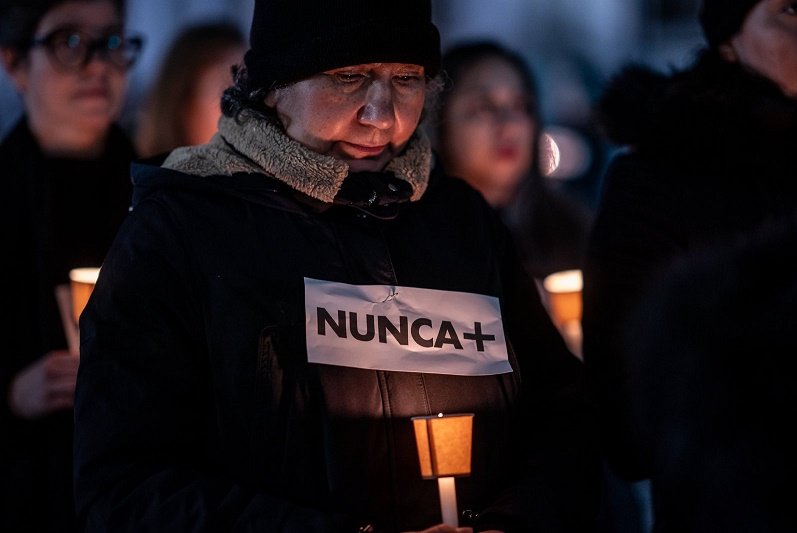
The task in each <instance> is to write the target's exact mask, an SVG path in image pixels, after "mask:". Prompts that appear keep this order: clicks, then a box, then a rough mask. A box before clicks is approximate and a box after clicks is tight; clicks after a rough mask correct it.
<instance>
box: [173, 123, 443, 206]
mask: <svg viewBox="0 0 797 533" xmlns="http://www.w3.org/2000/svg"><path fill="white" fill-rule="evenodd" d="M163 167H165V168H169V169H172V170H178V171H180V172H184V173H186V174H192V175H197V176H211V175H222V176H232V175H233V174H235V173H238V172H245V173H265V174H267V175H269V176H273V177H274V178H276V179H278V180H279V181H281V182H283V183H285V184H286V185H288V186H289V187H291V188H293V189H294V190H297V191H299V192H301V193H303V194H306V195H307V196H310V197H311V198H315V199H316V200H320V201H322V202H325V203H332V201H333V200H334V198H335V195H337V193H338V192H339V191H340V188H341V186H342V185H343V181H344V180H345V179H346V177H347V176H348V174H349V167H348V165H347V164H346V163H344V162H342V161H340V160H338V159H335V158H334V157H331V156H327V155H322V154H318V153H316V152H313V151H312V150H309V149H308V148H306V147H305V146H303V145H302V144H300V143H299V142H297V141H295V140H293V139H291V138H290V137H288V136H287V135H286V134H285V132H284V130H283V129H282V127H281V126H280V125H279V124H278V123H277V122H276V121H275V120H273V119H270V118H268V117H266V116H264V115H262V114H260V113H257V112H255V111H251V110H247V111H244V112H243V113H241V114H240V116H239V117H238V119H237V120H236V119H235V118H230V117H226V116H222V117H221V119H220V120H219V131H218V132H217V133H216V135H214V136H213V138H212V139H211V140H210V142H209V143H208V144H205V145H201V146H187V147H182V148H177V149H176V150H174V151H173V152H172V153H171V154H169V156H168V157H167V159H166V160H165V161H164V163H163ZM431 168H432V150H431V144H430V142H429V139H428V138H427V137H426V135H425V134H424V133H423V131H422V129H421V128H418V129H417V130H416V131H415V133H414V134H413V136H412V138H411V139H410V141H409V143H408V144H407V147H406V148H405V149H404V152H402V153H401V154H400V155H398V156H396V157H394V158H393V160H392V161H390V163H389V164H388V166H387V168H386V169H385V170H386V171H387V172H391V173H393V174H394V175H395V176H396V177H397V178H399V179H401V180H403V181H405V182H407V183H408V184H409V185H410V187H411V188H412V196H411V197H410V200H412V201H415V200H418V199H420V198H421V196H422V195H423V193H424V191H425V190H426V186H427V185H428V183H429V174H430V172H431Z"/></svg>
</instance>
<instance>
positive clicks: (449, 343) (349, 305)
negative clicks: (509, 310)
mask: <svg viewBox="0 0 797 533" xmlns="http://www.w3.org/2000/svg"><path fill="white" fill-rule="evenodd" d="M304 301H305V329H306V335H307V359H308V361H309V362H311V363H322V364H327V365H338V366H348V367H354V368H366V369H371V370H393V371H399V372H427V373H432V374H453V375H460V376H485V375H492V374H504V373H507V372H512V367H511V366H510V364H509V358H508V356H507V351H506V340H505V339H504V328H503V323H502V321H501V309H500V306H499V302H498V299H497V298H495V297H492V296H485V295H481V294H471V293H466V292H454V291H440V290H434V289H419V288H414V287H400V286H392V285H349V284H346V283H336V282H331V281H323V280H317V279H311V278H304Z"/></svg>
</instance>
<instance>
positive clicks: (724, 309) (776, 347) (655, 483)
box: [624, 217, 797, 533]
mask: <svg viewBox="0 0 797 533" xmlns="http://www.w3.org/2000/svg"><path fill="white" fill-rule="evenodd" d="M645 290H646V293H647V296H646V298H644V299H642V300H640V302H639V305H638V306H636V308H634V309H633V310H632V311H631V312H630V314H629V316H630V318H629V323H630V324H631V327H629V328H628V329H627V330H626V332H625V333H626V338H625V343H624V345H625V347H626V350H627V352H626V353H627V354H628V355H629V361H628V368H629V374H628V375H629V391H630V394H631V395H632V398H633V405H632V416H633V417H634V418H633V420H634V425H635V427H637V428H639V434H640V435H641V437H642V438H641V443H642V446H641V450H642V452H643V453H644V454H645V455H646V456H647V459H648V461H649V464H650V470H649V475H650V480H651V486H652V487H653V494H654V500H653V502H654V505H655V516H656V527H655V530H656V532H657V533H704V532H710V531H722V532H729V533H734V532H753V531H755V532H757V531H762V532H763V531H766V532H767V533H788V532H793V531H797V513H795V512H794V498H793V497H792V494H793V486H794V479H795V474H797V461H795V459H794V450H795V447H796V445H797V439H795V437H794V431H793V428H791V424H790V423H789V422H788V421H790V420H794V416H795V414H796V413H797V388H795V386H794V375H795V371H796V370H797V359H795V357H794V355H795V353H797V334H795V332H797V306H795V302H797V218H792V217H786V218H784V219H778V220H772V221H767V222H764V223H762V224H761V225H756V226H754V227H752V228H751V229H750V230H748V231H744V232H741V233H740V234H739V235H734V236H732V237H729V238H727V239H718V240H717V242H715V243H711V244H709V245H707V246H705V247H701V248H697V249H694V250H692V251H691V252H690V253H687V254H684V255H682V256H679V257H678V258H677V259H675V260H673V262H672V263H671V264H668V265H667V267H666V268H663V269H662V271H661V272H660V273H657V274H656V275H654V276H652V277H651V278H650V280H649V283H648V284H647V286H646V289H645ZM648 291H649V292H648Z"/></svg>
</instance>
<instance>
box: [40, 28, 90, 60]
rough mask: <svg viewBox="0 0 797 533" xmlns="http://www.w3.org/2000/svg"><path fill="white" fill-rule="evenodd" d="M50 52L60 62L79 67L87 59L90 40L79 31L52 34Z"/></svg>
mask: <svg viewBox="0 0 797 533" xmlns="http://www.w3.org/2000/svg"><path fill="white" fill-rule="evenodd" d="M49 45H50V46H49V49H50V52H51V53H52V54H53V55H54V56H55V58H56V60H58V62H59V63H61V64H62V65H64V66H66V67H78V66H80V65H82V64H83V62H84V61H85V60H86V54H87V52H88V49H89V43H88V41H87V40H86V39H85V38H84V37H82V36H81V35H80V34H79V33H74V32H63V33H57V34H54V35H53V36H52V38H51V39H50V41H49Z"/></svg>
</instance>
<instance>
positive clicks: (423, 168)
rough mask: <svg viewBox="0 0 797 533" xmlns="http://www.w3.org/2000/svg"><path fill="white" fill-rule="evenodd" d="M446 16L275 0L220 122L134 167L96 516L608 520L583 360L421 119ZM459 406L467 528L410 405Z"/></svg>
mask: <svg viewBox="0 0 797 533" xmlns="http://www.w3.org/2000/svg"><path fill="white" fill-rule="evenodd" d="M431 14H432V13H431V2H430V0H414V1H413V2H394V1H392V0H345V1H340V0H338V1H330V0H315V1H302V2H297V1H295V0H257V1H256V2H255V8H254V16H253V19H252V20H253V22H252V30H251V32H250V46H251V48H250V49H249V50H248V51H247V53H246V54H245V60H244V66H242V67H241V69H240V70H238V72H237V74H236V83H235V85H234V86H233V87H231V88H230V89H228V90H227V91H225V94H224V97H223V102H222V110H223V113H224V115H223V117H222V118H221V120H220V121H219V131H218V134H217V135H214V136H213V138H212V139H211V141H210V142H209V143H207V144H203V145H198V146H190V147H182V148H178V149H175V150H173V151H172V152H171V153H170V155H169V156H168V157H167V158H166V159H165V161H163V162H162V163H161V162H156V161H152V160H150V161H146V162H141V163H140V164H139V163H136V164H134V166H133V179H134V183H135V191H134V205H133V209H132V212H131V213H130V215H129V217H128V218H127V219H126V221H125V223H124V224H123V226H122V229H121V230H120V232H119V233H118V234H117V238H116V240H115V242H114V244H113V246H112V249H111V251H110V252H109V254H108V257H107V258H106V261H105V263H104V264H103V268H102V271H101V272H100V277H99V280H98V283H97V286H96V289H95V290H94V292H93V294H92V298H91V300H90V301H89V304H88V306H87V307H86V311H85V312H84V314H83V318H82V321H81V335H82V340H83V343H82V345H81V358H82V360H81V365H80V372H79V376H78V386H77V390H76V401H75V422H76V439H75V461H76V467H75V490H76V501H77V506H78V515H79V520H80V522H81V523H82V524H84V525H85V527H86V530H87V531H115V532H119V531H135V532H137V533H140V532H143V531H189V530H190V531H207V530H214V531H230V532H231V531H269V532H277V531H285V532H288V531H296V532H298V531H302V532H319V533H321V532H326V533H338V532H340V533H351V532H356V531H358V530H359V531H361V532H373V531H378V532H384V533H391V532H399V531H418V530H428V531H429V532H430V533H431V532H440V533H442V532H451V531H455V530H457V529H456V528H455V526H454V524H453V523H452V522H454V521H457V522H459V523H460V524H461V525H462V526H463V527H462V528H461V529H459V531H461V532H462V533H466V532H471V531H473V530H474V529H478V530H479V531H507V532H510V531H535V530H537V531H547V532H560V531H561V532H565V531H566V532H574V533H575V532H578V533H582V532H584V531H585V530H588V528H589V526H590V524H591V521H592V519H593V516H594V503H595V499H596V498H595V496H596V489H597V475H596V473H597V468H596V467H597V456H596V455H595V453H594V451H595V450H594V444H593V439H592V438H591V435H590V433H589V420H588V418H589V414H588V413H587V411H586V409H585V405H584V397H583V389H582V388H581V384H580V374H581V363H580V362H579V361H578V359H576V358H575V357H574V356H573V355H572V354H570V353H569V352H568V351H567V349H566V347H565V345H564V343H563V342H562V339H561V338H560V337H559V336H558V335H557V332H556V329H555V328H554V326H553V324H552V323H551V321H550V319H549V317H548V316H547V315H546V313H545V310H544V308H543V307H542V305H541V303H540V301H539V297H538V295H537V293H536V289H535V287H534V284H533V281H532V280H531V279H530V277H529V276H527V275H526V273H525V272H524V270H523V268H522V266H521V265H520V263H519V261H518V260H517V256H516V254H515V253H514V249H513V246H512V242H511V240H510V239H509V238H508V235H507V231H506V228H505V227H504V226H503V225H502V224H501V222H500V220H499V219H498V217H497V215H496V213H495V211H494V210H493V209H492V208H491V207H490V206H489V205H488V204H487V203H486V202H485V201H484V198H483V197H482V196H481V195H480V194H478V193H477V192H476V191H475V190H473V189H472V188H471V187H469V186H467V184H465V183H464V182H463V181H462V180H459V179H453V178H450V177H448V176H447V175H446V174H445V173H444V171H443V169H442V168H441V167H440V165H436V164H435V163H434V158H433V154H432V148H431V145H430V143H429V140H428V138H427V137H426V135H425V134H424V132H423V130H421V129H420V128H419V127H418V125H419V122H420V120H421V117H422V116H423V113H424V109H425V107H426V105H427V103H428V102H429V100H430V99H431V98H433V96H434V94H435V92H436V90H437V88H439V85H440V83H441V82H440V80H439V79H438V78H437V76H436V75H437V73H438V72H439V63H440V37H439V33H438V30H437V28H436V26H435V25H434V24H433V23H432V18H431ZM158 163H160V164H158ZM487 302H492V303H491V304H489V306H487V307H485V305H484V304H485V303H487ZM490 309H492V310H490ZM358 316H359V318H358ZM330 320H331V321H332V322H337V324H335V325H333V324H332V323H331V322H330ZM341 321H342V322H341ZM409 324H412V326H411V327H410V326H409ZM327 326H329V327H327ZM499 328H501V331H504V330H505V333H504V334H501V337H503V338H505V339H506V340H505V342H500V341H499V336H498V335H499ZM333 330H334V331H333ZM377 330H378V331H379V333H377ZM504 335H505V337H504ZM430 339H434V341H432V340H430ZM438 413H452V414H453V413H474V418H473V420H474V422H473V446H472V451H473V457H472V461H471V464H472V469H471V473H470V475H469V476H465V477H460V478H458V479H456V485H457V489H456V492H457V498H458V501H457V502H458V505H459V510H460V511H461V513H460V514H459V515H458V516H456V517H455V520H454V521H447V523H446V524H441V512H440V511H441V510H440V501H439V492H438V488H437V486H436V483H434V481H433V480H428V479H427V480H425V479H423V477H422V475H421V470H420V465H419V461H418V458H419V456H418V450H417V447H416V439H415V436H414V432H413V422H412V418H413V417H415V416H429V415H432V416H435V415H437V414H438ZM452 481H453V480H452ZM454 514H456V513H454Z"/></svg>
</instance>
